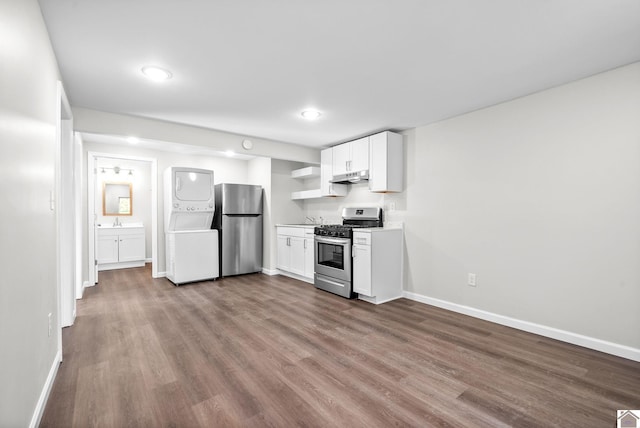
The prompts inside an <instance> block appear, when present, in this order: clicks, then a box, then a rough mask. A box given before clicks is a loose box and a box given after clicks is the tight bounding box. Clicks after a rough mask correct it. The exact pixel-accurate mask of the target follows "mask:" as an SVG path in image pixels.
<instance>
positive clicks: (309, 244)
mask: <svg viewBox="0 0 640 428" xmlns="http://www.w3.org/2000/svg"><path fill="white" fill-rule="evenodd" d="M313 242H314V240H313V238H305V240H304V276H306V277H307V278H313V273H314V265H315V257H314V253H313V245H314V243H313Z"/></svg>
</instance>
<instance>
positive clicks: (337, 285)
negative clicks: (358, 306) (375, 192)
mask: <svg viewBox="0 0 640 428" xmlns="http://www.w3.org/2000/svg"><path fill="white" fill-rule="evenodd" d="M365 227H366V228H376V227H382V208H378V207H370V208H344V209H343V210H342V224H329V225H322V226H317V227H315V228H314V235H315V238H314V243H315V256H314V257H315V269H314V270H315V275H314V285H315V287H316V288H319V289H321V290H325V291H329V292H331V293H335V294H338V295H340V296H342V297H346V298H348V299H350V298H353V297H355V295H354V293H353V260H352V258H351V248H352V244H353V243H352V240H353V229H355V228H365Z"/></svg>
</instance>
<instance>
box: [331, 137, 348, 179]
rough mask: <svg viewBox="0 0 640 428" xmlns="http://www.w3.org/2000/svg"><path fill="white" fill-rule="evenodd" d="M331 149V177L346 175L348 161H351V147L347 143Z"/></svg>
mask: <svg viewBox="0 0 640 428" xmlns="http://www.w3.org/2000/svg"><path fill="white" fill-rule="evenodd" d="M332 149H333V159H332V161H331V162H332V164H333V172H332V176H333V175H340V174H346V173H347V171H349V170H348V169H347V168H348V166H349V161H350V160H351V146H350V145H349V143H344V144H340V145H338V146H334V147H332Z"/></svg>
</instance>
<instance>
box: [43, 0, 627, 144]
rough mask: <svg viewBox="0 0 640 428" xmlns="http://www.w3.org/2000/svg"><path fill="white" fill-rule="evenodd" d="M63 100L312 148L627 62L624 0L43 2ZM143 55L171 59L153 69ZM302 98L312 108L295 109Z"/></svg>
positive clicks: (429, 118) (460, 111) (400, 126)
mask: <svg viewBox="0 0 640 428" xmlns="http://www.w3.org/2000/svg"><path fill="white" fill-rule="evenodd" d="M40 5H41V8H42V12H43V16H44V19H45V22H46V25H47V28H48V30H49V33H50V36H51V40H52V43H53V46H54V50H55V53H56V57H57V59H58V64H59V67H60V70H61V73H62V77H63V82H64V85H65V89H66V92H67V95H68V96H69V99H70V102H71V104H72V106H75V107H85V108H90V109H96V110H102V111H107V112H114V113H121V114H130V115H136V116H141V117H147V118H155V119H160V120H165V121H171V122H177V123H182V124H188V125H195V126H199V127H205V128H211V129H216V130H221V131H227V132H232V133H237V134H241V135H246V136H255V137H261V138H266V139H272V140H277V141H283V142H290V143H295V144H301V145H307V146H312V147H321V146H329V145H332V144H335V143H339V142H343V141H348V140H351V139H354V138H357V137H360V136H363V135H369V134H372V133H375V132H377V131H380V130H386V129H391V130H398V131H399V130H403V129H408V128H412V127H416V126H421V125H425V124H429V123H432V122H435V121H438V120H442V119H445V118H448V117H452V116H456V115H459V114H463V113H466V112H469V111H472V110H475V109H479V108H483V107H486V106H489V105H494V104H497V103H500V102H503V101H506V100H510V99H513V98H517V97H520V96H523V95H527V94H531V93H534V92H537V91H540V90H544V89H547V88H550V87H553V86H557V85H561V84H564V83H567V82H570V81H573V80H576V79H579V78H583V77H586V76H590V75H593V74H596V73H599V72H602V71H605V70H609V69H612V68H615V67H619V66H621V65H626V64H629V63H632V62H636V61H640V1H637V0H516V1H514V0H485V1H477V0H440V1H435V0H396V1H391V0H349V1H344V0H322V1H316V2H312V1H302V0H274V1H264V0H215V1H214V0H110V1H98V0H83V1H79V0H40ZM148 64H154V65H159V66H161V67H164V68H166V69H168V70H170V71H171V72H172V73H173V78H172V79H171V80H168V81H165V82H162V83H157V82H151V81H148V80H146V79H145V78H144V77H143V76H142V74H141V73H140V69H141V67H142V66H144V65H148ZM308 107H315V108H317V109H319V110H320V111H321V112H322V114H323V115H322V116H321V118H320V119H318V120H315V121H306V120H303V119H302V118H301V117H300V112H301V111H302V110H303V109H305V108H308Z"/></svg>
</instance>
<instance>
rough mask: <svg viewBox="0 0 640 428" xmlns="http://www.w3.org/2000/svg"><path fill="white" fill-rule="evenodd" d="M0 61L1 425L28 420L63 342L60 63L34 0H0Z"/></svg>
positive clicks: (17, 424)
mask: <svg viewBox="0 0 640 428" xmlns="http://www.w3.org/2000/svg"><path fill="white" fill-rule="evenodd" d="M0 64H2V66H0V94H2V95H1V96H0V189H1V192H0V193H1V194H2V199H3V203H2V205H1V206H0V219H1V220H2V221H0V259H1V260H2V276H1V277H0V344H1V345H0V346H1V348H2V350H1V351H0V380H1V381H0V426H7V427H9V426H11V427H13V426H16V427H17V426H20V427H25V426H29V424H30V423H31V421H32V418H33V416H34V412H35V411H36V405H37V403H38V400H39V398H40V396H41V394H42V392H43V389H44V387H45V384H46V381H47V376H48V375H49V373H50V370H51V369H52V367H55V366H56V364H57V363H56V353H57V350H58V347H59V345H60V344H59V343H58V334H57V332H56V329H55V325H57V324H58V321H57V319H58V315H59V314H58V302H57V297H56V276H57V273H56V272H57V269H56V248H57V244H56V217H55V215H56V214H55V212H54V211H51V210H50V208H49V206H50V201H49V195H50V192H51V191H53V190H54V185H55V183H54V178H55V158H56V135H55V134H56V127H55V123H56V83H57V80H58V69H57V64H56V60H55V57H54V54H53V51H52V48H51V43H50V41H49V37H48V35H47V32H46V28H45V26H44V23H43V21H42V15H41V13H40V8H39V6H38V3H37V2H36V1H35V0H10V1H3V2H0ZM49 313H51V314H53V325H54V330H53V332H52V334H51V336H50V337H49V336H48V334H47V330H48V329H47V327H48V322H47V315H48V314H49ZM36 416H37V415H36ZM33 422H34V423H35V420H34V421H33Z"/></svg>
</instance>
